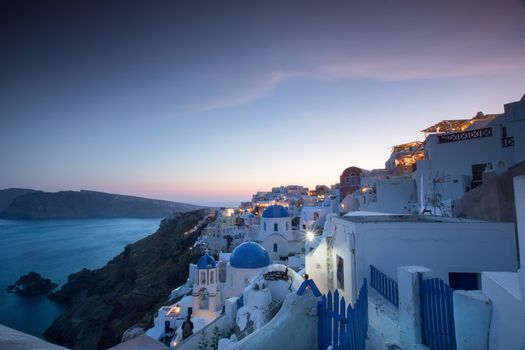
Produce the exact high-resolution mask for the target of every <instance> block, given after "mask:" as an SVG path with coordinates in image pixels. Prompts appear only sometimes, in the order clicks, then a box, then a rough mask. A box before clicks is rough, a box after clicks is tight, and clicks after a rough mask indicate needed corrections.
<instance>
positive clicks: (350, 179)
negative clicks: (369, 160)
mask: <svg viewBox="0 0 525 350" xmlns="http://www.w3.org/2000/svg"><path fill="white" fill-rule="evenodd" d="M360 182H361V177H360V176H359V175H357V174H356V173H350V176H347V177H345V185H348V186H359V183H360Z"/></svg>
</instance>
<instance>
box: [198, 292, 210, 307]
mask: <svg viewBox="0 0 525 350" xmlns="http://www.w3.org/2000/svg"><path fill="white" fill-rule="evenodd" d="M200 294H201V295H200V297H201V298H200V303H199V308H200V309H201V310H207V309H208V306H209V295H208V291H207V290H206V289H204V290H202V289H201V291H200Z"/></svg>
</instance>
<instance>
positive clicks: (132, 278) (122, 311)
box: [44, 209, 208, 350]
mask: <svg viewBox="0 0 525 350" xmlns="http://www.w3.org/2000/svg"><path fill="white" fill-rule="evenodd" d="M207 215H208V211H207V210H204V209H201V210H197V211H193V212H188V213H183V214H174V215H173V216H172V217H170V218H167V219H165V220H163V221H162V223H161V225H160V227H159V229H158V231H157V232H156V233H154V234H153V235H151V236H148V237H146V238H144V239H142V240H140V241H138V242H136V243H133V244H130V245H128V246H126V248H125V249H124V251H123V252H122V253H121V254H119V255H118V256H117V257H115V258H114V259H113V260H111V261H110V262H109V263H108V264H107V265H106V266H104V267H103V268H101V269H98V270H94V271H90V270H86V269H85V270H82V271H80V272H78V273H75V274H72V275H70V276H69V278H68V283H66V284H65V285H64V286H63V287H62V288H61V289H60V290H59V291H58V292H55V293H53V294H51V295H50V298H51V299H52V300H55V301H57V302H60V303H64V304H66V305H67V306H68V308H67V310H66V312H65V313H64V314H63V315H62V316H60V317H59V318H58V319H56V320H55V322H54V323H53V324H52V325H51V326H50V327H49V328H48V329H47V330H46V332H45V333H44V337H45V338H46V339H47V340H49V341H51V342H53V343H56V344H60V345H63V346H66V347H69V348H72V349H78V350H83V349H106V348H108V347H111V346H114V345H115V344H117V343H119V342H120V340H121V337H122V334H123V333H124V331H125V330H126V329H128V328H130V327H132V326H134V325H139V326H148V325H149V324H150V323H151V322H152V317H153V315H154V314H155V312H156V311H157V309H158V308H159V307H160V306H161V305H164V304H165V303H166V302H167V301H168V300H167V299H168V296H169V293H170V291H171V290H172V289H174V288H176V287H177V286H179V285H181V284H183V283H184V282H185V281H186V279H187V277H188V264H189V263H190V262H195V261H197V259H198V258H199V256H200V254H201V253H200V252H197V251H195V250H194V249H191V247H192V246H193V243H194V242H195V240H196V239H197V237H198V236H199V234H200V229H199V230H196V231H195V232H190V233H188V234H185V232H186V231H188V230H189V229H191V228H192V227H194V226H195V225H196V224H197V223H198V221H199V220H201V219H203V218H205V217H207Z"/></svg>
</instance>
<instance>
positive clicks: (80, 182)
mask: <svg viewBox="0 0 525 350" xmlns="http://www.w3.org/2000/svg"><path fill="white" fill-rule="evenodd" d="M0 45H1V48H2V50H1V54H0V188H8V187H21V188H35V189H41V190H46V191H58V190H79V189H90V190H100V191H105V192H112V193H122V194H132V195H139V196H145V197H152V198H162V199H169V200H177V201H186V202H193V203H203V202H214V201H215V202H216V201H240V200H249V199H250V196H251V194H252V193H254V192H256V191H260V190H267V189H270V188H271V187H273V186H279V185H287V184H298V185H304V186H308V187H313V186H315V185H316V184H326V185H331V184H334V183H336V182H338V179H339V175H340V173H341V172H342V171H343V170H344V169H345V168H346V167H348V166H351V165H354V166H359V167H362V168H365V169H372V168H382V167H383V166H384V162H385V161H386V159H387V158H388V156H389V152H390V149H391V147H392V146H393V145H396V144H401V143H404V142H408V141H413V140H423V137H424V135H423V134H422V133H421V132H420V131H421V130H422V129H424V128H426V127H428V126H430V125H432V124H434V123H435V122H438V121H440V120H443V119H455V118H458V119H462V118H469V117H472V116H474V115H475V114H476V113H477V112H478V111H483V112H485V113H499V112H502V111H503V104H505V103H509V102H513V101H516V100H519V99H520V98H521V96H522V95H523V94H524V93H525V1H523V0H493V1H486V0H465V1H457V0H454V1H450V0H444V1H430V0H384V1H378V0H368V1H352V0H350V1H348V0H347V1H308V0H302V1H110V0H108V1H69V0H68V1H59V0H35V1H11V2H9V1H3V2H2V4H1V5H0Z"/></svg>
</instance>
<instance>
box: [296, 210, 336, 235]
mask: <svg viewBox="0 0 525 350" xmlns="http://www.w3.org/2000/svg"><path fill="white" fill-rule="evenodd" d="M331 212H332V208H331V207H330V206H312V207H303V208H302V209H301V216H300V220H299V226H300V228H301V230H314V229H322V228H323V226H324V222H325V220H326V215H327V214H329V213H331Z"/></svg>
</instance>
